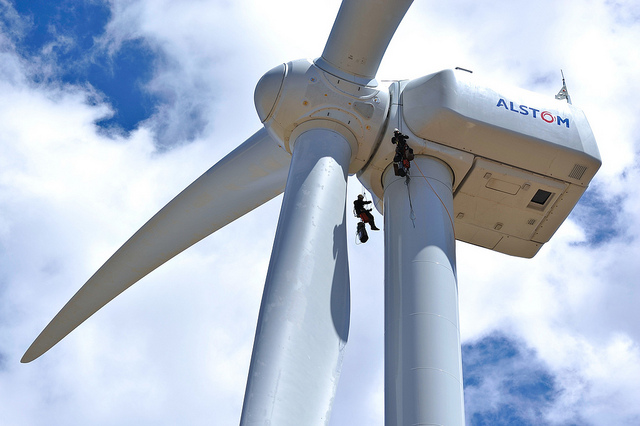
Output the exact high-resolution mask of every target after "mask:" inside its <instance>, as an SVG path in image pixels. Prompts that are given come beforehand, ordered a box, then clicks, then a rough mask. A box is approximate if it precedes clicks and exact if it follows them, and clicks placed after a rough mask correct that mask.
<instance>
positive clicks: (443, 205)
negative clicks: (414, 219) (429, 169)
mask: <svg viewBox="0 0 640 426" xmlns="http://www.w3.org/2000/svg"><path fill="white" fill-rule="evenodd" d="M413 164H415V166H416V167H417V168H418V171H419V172H420V175H422V178H423V179H424V181H425V182H427V185H429V188H431V190H432V191H433V193H434V194H435V195H436V197H438V200H440V204H442V207H444V209H445V211H446V212H447V216H449V222H451V229H452V230H453V231H454V233H455V229H456V228H455V226H453V218H452V217H451V212H450V211H449V209H448V208H447V206H446V205H445V203H444V201H442V198H440V196H439V195H438V193H437V192H436V190H435V189H434V188H433V186H431V183H430V182H429V179H427V177H426V176H425V175H424V173H422V170H420V166H418V163H417V162H414V163H413ZM409 202H411V198H409ZM414 227H415V225H414Z"/></svg>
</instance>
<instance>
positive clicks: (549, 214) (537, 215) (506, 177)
mask: <svg viewBox="0 0 640 426" xmlns="http://www.w3.org/2000/svg"><path fill="white" fill-rule="evenodd" d="M391 98H392V99H394V101H393V104H392V105H391V109H390V111H389V118H388V122H389V127H388V128H387V129H386V131H385V134H384V136H383V138H382V141H383V142H382V143H381V144H380V147H379V148H378V150H377V151H376V153H375V155H374V157H373V158H372V159H371V161H370V162H369V163H368V164H367V166H366V168H365V169H363V170H361V171H360V172H359V173H358V178H359V179H360V180H361V181H362V182H363V184H364V185H365V186H366V187H367V188H368V189H369V190H370V191H371V192H372V193H373V194H374V195H375V196H376V197H377V198H378V201H379V200H380V199H382V197H383V194H384V190H385V188H384V185H383V180H382V176H383V173H384V171H385V169H386V168H387V167H389V165H390V163H391V162H392V159H393V156H394V154H395V150H394V146H393V145H392V144H391V143H385V142H384V141H387V140H390V139H391V136H392V130H391V128H392V127H393V126H396V127H399V128H401V129H402V131H403V133H406V134H407V135H409V144H410V145H411V147H412V148H413V149H414V153H415V155H426V156H431V157H435V158H438V159H439V160H441V161H443V162H444V163H446V164H447V165H448V166H449V167H450V168H451V170H452V172H453V175H454V181H453V191H454V212H451V214H452V215H453V217H454V219H455V225H456V238H457V239H459V240H461V241H465V242H469V243H472V244H476V245H479V246H481V247H485V248H488V249H491V250H496V251H499V252H502V253H506V254H510V255H514V256H521V257H533V256H534V255H535V254H536V253H537V252H538V250H539V249H540V248H541V247H542V245H543V244H544V243H546V242H547V241H549V239H550V238H551V236H552V235H553V234H554V233H555V231H556V230H557V229H558V228H559V226H560V225H561V224H562V222H563V221H564V220H565V219H566V217H567V216H568V215H569V213H570V212H571V210H572V209H573V207H574V206H575V205H576V203H577V202H578V200H579V199H580V197H581V195H582V194H583V193H584V191H585V190H586V189H587V187H588V185H589V182H590V181H591V179H592V178H593V176H594V175H595V173H596V172H597V171H598V169H599V167H600V165H601V160H600V155H599V152H598V148H597V146H596V143H595V138H594V136H593V132H592V131H591V128H590V126H589V123H588V122H587V119H586V117H585V115H584V113H583V112H582V111H581V110H580V109H578V108H576V107H574V106H573V105H569V104H568V103H566V102H563V101H558V100H556V99H553V98H550V97H546V96H542V95H539V94H536V93H533V92H529V91H527V90H523V89H517V88H512V87H505V88H490V87H489V86H488V85H487V84H486V83H484V82H482V81H481V80H480V79H478V78H476V77H475V76H474V75H472V74H471V73H469V72H466V71H463V70H444V71H440V72H437V73H434V74H430V75H427V76H424V77H421V78H418V79H415V80H411V81H402V82H398V83H394V84H393V85H392V86H391ZM395 99H399V101H395ZM523 153H524V154H523ZM377 207H378V209H379V210H381V208H382V206H381V205H380V203H379V202H378V203H377Z"/></svg>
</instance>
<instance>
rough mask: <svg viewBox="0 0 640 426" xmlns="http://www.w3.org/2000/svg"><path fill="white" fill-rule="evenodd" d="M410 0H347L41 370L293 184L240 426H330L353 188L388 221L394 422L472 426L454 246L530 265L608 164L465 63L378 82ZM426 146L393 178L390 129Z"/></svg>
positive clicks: (66, 321)
mask: <svg viewBox="0 0 640 426" xmlns="http://www.w3.org/2000/svg"><path fill="white" fill-rule="evenodd" d="M411 2H412V1H411V0H395V1H392V0H344V1H343V3H342V5H341V7H340V10H339V12H338V16H337V18H336V21H335V23H334V26H333V29H332V31H331V33H330V35H329V39H328V41H327V44H326V46H325V49H324V51H323V53H322V56H321V57H320V58H318V59H315V60H313V61H311V60H296V61H292V62H288V63H286V64H282V65H279V66H277V67H275V68H273V69H272V70H270V71H268V72H267V73H266V74H265V75H264V76H263V77H262V79H261V80H260V81H259V82H258V85H257V87H256V90H255V104H256V109H257V112H258V116H259V117H260V120H261V121H262V123H263V128H262V129H260V130H258V131H257V132H256V133H255V134H254V135H253V136H252V137H250V138H249V139H248V140H247V141H245V142H244V143H243V144H242V145H240V146H239V147H238V148H236V149H235V150H234V151H233V152H231V153H230V154H228V155H227V156H226V157H225V158H224V159H222V160H221V161H220V162H218V163H217V164H216V165H214V166H213V167H212V168H211V169H209V170H208V171H207V172H206V173H204V174H203V175H202V176H201V177H200V178H198V179H197V180H196V181H195V182H193V183H192V184H191V185H190V186H189V187H187V188H186V189H185V190H184V191H182V192H181V193H180V194H179V195H178V196H177V197H176V198H174V199H173V200H172V201H171V202H169V204H167V205H166V206H165V207H164V208H163V209H162V210H160V211H159V212H158V213H157V214H156V215H155V216H154V217H153V218H151V219H150V220H149V222H147V223H146V224H145V225H144V226H143V227H142V228H141V229H140V230H139V231H138V232H136V233H135V234H134V235H133V236H132V237H131V238H130V239H129V240H128V241H127V242H126V243H125V244H124V245H123V246H122V247H121V248H120V249H119V250H118V251H116V253H115V254H114V255H113V256H112V257H111V258H110V259H109V260H108V261H107V262H106V263H105V264H104V265H103V266H102V267H101V268H100V269H99V270H98V271H97V272H96V273H95V274H94V275H93V276H92V277H91V278H90V279H89V281H87V283H86V284H85V285H84V286H83V287H82V288H80V290H79V291H78V292H77V293H76V294H75V295H74V296H73V297H72V298H71V300H70V301H69V302H68V303H67V304H66V305H65V306H64V307H63V308H62V310H61V311H60V312H59V313H58V314H57V315H56V316H55V317H54V319H53V320H52V321H51V322H50V323H49V325H47V327H46V328H45V329H44V330H43V331H42V333H41V334H40V335H39V336H38V337H37V338H36V340H35V341H34V342H33V344H32V345H31V346H30V347H29V349H28V350H27V352H26V353H25V355H24V357H23V358H22V362H31V361H33V360H34V359H36V358H37V357H39V356H41V355H42V354H43V353H45V352H46V351H48V350H49V349H50V348H51V347H52V346H54V345H55V344H57V343H58V342H59V341H60V340H61V339H63V338H64V337H65V336H66V335H67V334H68V333H70V332H71V331H72V330H73V329H75V328H76V327H77V326H79V325H80V324H81V323H82V322H84V321H85V320H86V319H87V318H89V317H90V316H91V315H93V314H94V313H95V312H96V311H97V310H99V309H100V308H102V307H103V306H104V305H105V304H106V303H108V302H109V301H111V300H112V299H113V298H114V297H116V296H117V295H118V294H120V293H121V292H123V291H124V290H126V289H127V288H128V287H129V286H131V285H133V284H134V283H135V282H137V281H138V280H139V279H141V278H142V277H144V276H145V275H146V274H148V273H149V272H151V271H152V270H154V269H155V268H157V267H158V266H160V265H161V264H163V263H164V262H166V261H167V260H169V259H171V258H172V257H173V256H175V255H176V254H178V253H180V252H181V251H183V250H185V249H186V248H188V247H190V246H191V245H193V244H194V243H196V242H198V241H199V240H201V239H203V238H205V237H206V236H208V235H209V234H211V233H213V232H215V231H216V230H218V229H220V228H222V227H223V226H225V225H227V224H228V223H230V222H232V221H234V220H235V219H237V218H239V217H240V216H242V215H244V214H246V213H248V212H249V211H251V210H253V209H255V208H256V207H258V206H260V205H262V204H263V203H265V202H266V201H268V200H270V199H271V198H273V197H275V196H276V195H278V194H280V193H281V192H282V191H284V198H283V201H282V208H281V212H280V218H279V221H278V227H277V231H276V236H275V241H274V246H273V251H272V255H271V260H270V264H269V269H268V272H267V277H266V282H265V288H264V294H263V299H262V304H261V307H260V314H259V318H258V324H257V330H256V336H255V342H254V348H253V354H252V358H251V365H250V369H249V376H248V380H247V387H246V392H245V399H244V404H243V409H242V416H241V420H240V422H241V424H247V425H249V424H260V425H263V424H273V425H288V424H290V425H301V424H304V425H306V424H326V423H328V421H329V416H330V411H331V405H332V401H333V398H334V394H335V390H336V386H337V383H338V377H339V374H340V366H341V361H342V353H343V349H344V346H345V344H346V342H347V338H348V332H349V315H350V312H349V309H350V308H349V306H350V300H349V299H350V295H349V272H348V259H347V245H346V208H347V204H346V185H347V176H348V175H349V174H357V176H358V178H359V179H360V181H361V182H362V183H363V185H364V186H366V188H367V189H368V190H369V191H370V192H371V193H372V194H373V196H374V200H375V205H376V207H377V208H378V210H379V211H380V212H381V213H383V214H384V221H385V223H384V234H385V423H386V424H387V425H405V424H443V425H461V424H464V404H463V387H462V367H461V356H460V333H459V325H458V293H457V279H456V261H455V240H456V239H459V240H462V241H466V242H469V243H472V244H476V245H479V246H482V247H486V248H488V249H492V250H496V251H499V252H503V253H507V254H510V255H515V256H521V257H532V256H534V255H535V254H536V253H537V251H538V250H539V249H540V247H541V246H542V245H543V244H544V243H545V242H546V241H548V240H549V238H550V237H551V236H552V235H553V233H554V232H555V231H556V230H557V228H558V227H559V226H560V224H561V223H562V222H563V221H564V219H565V218H566V217H567V215H568V214H569V212H570V211H571V209H572V208H573V206H574V205H575V204H576V203H577V201H578V200H579V198H580V196H581V195H582V193H583V192H584V191H585V190H586V188H587V186H588V184H589V182H590V181H591V179H592V178H593V176H594V175H595V173H596V172H597V170H598V168H599V166H600V164H601V161H600V158H599V153H598V149H597V146H596V144H595V139H594V137H593V133H592V132H591V129H590V127H589V125H588V122H587V120H586V118H585V116H584V114H583V113H582V111H581V110H579V109H577V108H575V107H573V106H572V105H569V104H567V103H563V102H562V101H557V100H554V99H553V98H547V97H543V96H540V95H536V94H534V93H531V92H527V91H524V90H520V89H509V88H505V89H498V90H496V89H491V88H489V87H487V86H485V85H484V84H483V83H481V81H480V80H479V79H477V78H475V77H474V76H473V75H472V74H471V73H469V72H468V71H466V70H462V69H456V70H444V71H440V72H437V73H435V74H430V75H427V76H425V77H422V78H418V79H415V80H411V81H399V82H395V83H392V84H391V85H390V86H389V87H388V88H383V89H381V88H379V86H378V83H377V82H376V80H375V75H376V72H377V70H378V67H379V65H380V61H381V60H382V57H383V55H384V52H385V50H386V48H387V46H388V43H389V41H390V40H391V37H392V36H393V34H394V32H395V30H396V28H397V26H398V25H399V23H400V21H401V20H402V18H403V17H404V15H405V13H406V11H407V10H408V8H409V6H410V5H411ZM396 127H397V128H399V129H400V130H401V131H402V132H403V133H405V134H407V135H408V136H409V140H408V142H409V144H410V145H411V147H412V148H413V149H414V151H415V155H416V157H415V159H414V160H413V162H412V167H411V174H410V179H407V178H405V177H400V176H396V175H395V173H394V172H393V167H392V161H393V157H394V150H395V148H394V146H393V145H392V144H391V143H390V140H391V136H392V133H393V130H394V128H396Z"/></svg>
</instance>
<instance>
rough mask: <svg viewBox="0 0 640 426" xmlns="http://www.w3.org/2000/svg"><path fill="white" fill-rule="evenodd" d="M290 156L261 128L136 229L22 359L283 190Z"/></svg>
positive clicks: (49, 344)
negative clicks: (165, 263)
mask: <svg viewBox="0 0 640 426" xmlns="http://www.w3.org/2000/svg"><path fill="white" fill-rule="evenodd" d="M290 161H291V156H290V154H288V153H287V152H286V151H284V150H283V149H282V148H281V147H279V146H278V144H277V143H276V142H275V141H274V140H273V139H272V138H271V137H270V136H269V134H268V133H267V131H266V130H265V129H261V130H260V131H258V132H257V133H255V134H254V135H253V136H252V137H251V138H249V139H248V140H247V141H246V142H245V143H243V144H242V145H240V146H239V147H238V148H236V149H235V150H234V151H233V152H231V153H230V154H229V155H227V156H226V157H225V158H223V159H222V160H221V161H220V162H218V163H217V164H216V165H214V166H213V167H212V168H211V169H209V170H208V171H207V172H205V173H204V174H203V175H202V176H200V177H199V178H198V179H197V180H196V181H195V182H193V183H192V184H191V185H189V186H188V187H187V188H186V189H185V190H184V191H182V192H181V193H180V194H178V196H176V197H175V198H174V199H173V200H171V201H170V202H169V203H168V204H167V205H166V206H165V207H164V208H163V209H162V210H160V211H159V212H158V213H156V215H155V216H153V217H152V218H151V219H150V220H149V221H148V222H147V223H146V224H145V225H144V226H143V227H142V228H140V229H139V230H138V232H136V233H135V234H134V235H133V236H132V237H131V238H130V239H129V240H128V241H127V242H126V243H125V244H124V245H123V246H122V247H120V249H118V251H116V252H115V253H114V254H113V256H111V258H110V259H109V260H107V262H106V263H105V264H104V265H102V267H101V268H100V269H99V270H98V271H97V272H96V273H95V274H94V275H93V276H92V277H91V278H90V279H89V281H87V283H86V284H85V285H84V286H83V287H82V288H81V289H80V290H79V291H78V292H77V293H76V294H75V295H74V296H73V297H72V298H71V300H69V302H67V304H66V305H65V306H64V307H63V308H62V310H60V312H59V313H58V314H57V315H56V316H55V318H53V320H51V322H50V323H49V325H47V327H46V328H45V329H44V330H43V331H42V333H40V335H39V336H38V337H37V338H36V340H35V341H34V342H33V343H32V344H31V346H30V347H29V349H28V350H27V352H26V353H25V354H24V356H23V358H22V362H31V361H33V360H34V359H36V358H38V357H39V356H40V355H42V354H43V353H45V352H46V351H48V350H49V349H51V347H53V346H54V345H55V344H56V343H58V342H59V341H60V340H62V338H64V337H65V336H66V335H67V334H69V333H70V332H71V331H72V330H73V329H75V328H76V327H77V326H78V325H80V324H81V323H82V322H83V321H85V320H86V319H87V318H89V317H90V316H91V315H93V314H94V313H95V312H96V311H98V310H99V309H100V308H102V307H103V306H104V305H106V304H107V303H108V302H109V301H111V300H112V299H113V298H114V297H116V296H117V295H119V294H120V293H122V292H123V291H124V290H126V289H127V288H128V287H130V286H131V285H133V284H134V283H135V282H137V281H138V280H139V279H141V278H142V277H144V276H145V275H147V274H148V273H149V272H151V271H153V270H154V269H156V268H157V267H158V266H160V265H162V264H163V263H164V262H166V261H167V260H169V259H171V258H172V257H174V256H175V255H177V254H178V253H180V252H182V251H183V250H185V249H187V248H188V247H190V246H192V245H193V244H195V243H197V242H198V241H200V240H201V239H203V238H205V237H206V236H208V235H210V234H211V233H212V232H214V231H216V230H218V229H220V228H222V227H223V226H225V225H227V224H228V223H230V222H232V221H234V220H235V219H237V218H239V217H240V216H242V215H244V214H245V213H248V212H250V211H251V210H253V209H254V208H256V207H258V206H260V205H262V204H263V203H265V202H267V201H268V200H270V199H272V198H273V197H275V196H277V195H279V194H280V193H282V191H283V190H284V186H285V183H286V179H287V173H288V169H289V167H288V166H289V164H290Z"/></svg>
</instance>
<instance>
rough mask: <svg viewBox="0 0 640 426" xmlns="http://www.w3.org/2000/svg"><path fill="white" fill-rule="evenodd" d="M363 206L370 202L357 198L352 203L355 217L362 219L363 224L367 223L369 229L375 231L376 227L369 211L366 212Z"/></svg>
mask: <svg viewBox="0 0 640 426" xmlns="http://www.w3.org/2000/svg"><path fill="white" fill-rule="evenodd" d="M365 204H371V201H364V200H361V199H359V198H358V199H356V200H355V201H354V202H353V208H354V209H355V211H356V215H357V216H358V217H359V218H360V219H362V221H363V222H365V223H368V224H369V225H370V226H371V229H373V230H374V231H375V230H377V229H378V227H377V226H376V223H375V220H374V218H373V215H372V214H371V213H370V212H371V210H367V209H366V208H365V207H364V205H365Z"/></svg>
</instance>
